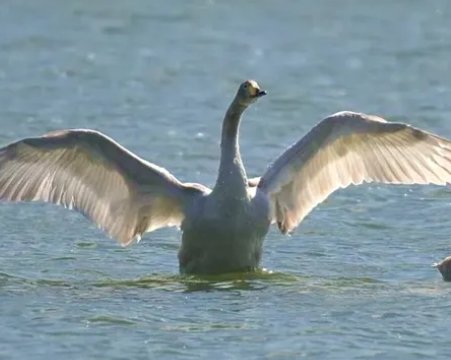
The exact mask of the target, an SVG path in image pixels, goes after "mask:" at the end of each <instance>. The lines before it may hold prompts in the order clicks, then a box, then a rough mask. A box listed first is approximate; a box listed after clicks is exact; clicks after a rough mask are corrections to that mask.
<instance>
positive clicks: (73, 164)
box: [0, 129, 202, 245]
mask: <svg viewBox="0 0 451 360" xmlns="http://www.w3.org/2000/svg"><path fill="white" fill-rule="evenodd" d="M200 192H202V191H201V190H198V189H196V188H192V187H190V186H185V185H184V184H181V183H180V182H179V181H178V180H177V179H176V178H175V177H174V176H172V175H171V174H170V173H169V172H168V171H166V170H165V169H163V168H160V167H158V166H156V165H154V164H151V163H148V162H145V161H144V160H142V159H140V158H139V157H137V156H136V155H134V154H132V153H131V152H129V151H128V150H126V149H125V148H123V147H122V146H120V145H119V144H118V143H116V142H115V141H113V140H112V139H110V138H108V137H107V136H105V135H103V134H102V133H100V132H97V131H93V130H83V129H81V130H63V131H57V132H52V133H49V134H46V135H44V136H42V137H36V138H27V139H23V140H20V141H17V142H15V143H12V144H10V145H8V146H6V147H4V148H2V149H0V199H2V200H8V201H46V202H50V203H54V204H58V205H62V206H64V207H66V208H70V209H72V208H73V209H75V210H78V211H80V212H81V213H83V214H84V215H86V216H87V217H88V218H90V219H92V220H93V221H94V222H95V223H96V224H97V225H98V226H99V227H100V228H102V229H104V230H105V231H106V232H107V233H108V234H109V235H110V236H111V237H113V238H115V239H117V240H118V241H120V243H121V244H122V245H128V244H130V243H131V242H133V240H139V239H140V236H141V235H142V234H143V233H144V232H145V231H152V230H155V229H157V228H160V227H164V226H173V225H176V226H178V225H180V223H181V221H182V220H183V217H184V206H185V202H186V201H188V200H189V198H190V197H192V196H195V194H197V193H200Z"/></svg>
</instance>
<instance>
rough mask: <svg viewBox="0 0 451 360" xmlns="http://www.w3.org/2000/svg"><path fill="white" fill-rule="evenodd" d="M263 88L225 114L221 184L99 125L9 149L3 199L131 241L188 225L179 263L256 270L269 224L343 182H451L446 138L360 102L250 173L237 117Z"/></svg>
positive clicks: (188, 268) (304, 209) (291, 216)
mask: <svg viewBox="0 0 451 360" xmlns="http://www.w3.org/2000/svg"><path fill="white" fill-rule="evenodd" d="M265 94H266V93H265V92H264V91H261V90H260V88H259V86H258V85H257V83H256V82H255V81H252V80H250V81H246V82H244V83H243V84H241V86H240V88H239V90H238V93H237V95H236V96H235V98H234V100H233V101H232V103H231V105H230V107H229V109H228V110H227V113H226V116H225V118H224V122H223V127H222V138H221V161H220V165H219V172H218V178H217V182H216V184H215V186H214V188H213V189H212V190H210V189H208V188H207V187H205V186H203V185H200V184H190V183H181V182H180V181H178V180H177V179H176V178H175V177H174V176H172V175H171V174H170V173H169V172H168V171H167V170H165V169H163V168H160V167H158V166H156V165H154V164H151V163H148V162H146V161H144V160H142V159H140V158H139V157H137V156H136V155H134V154H132V153H131V152H129V151H128V150H126V149H125V148H123V147H121V146H120V145H119V144H117V143H116V142H114V141H113V140H112V139H110V138H108V137H107V136H105V135H103V134H101V133H99V132H96V131H93V130H63V131H59V132H53V133H49V134H47V135H44V136H42V137H37V138H28V139H23V140H20V141H17V142H15V143H12V144H10V145H8V146H6V147H4V148H2V149H0V198H1V199H4V200H9V201H47V202H52V203H55V204H60V205H63V206H65V207H68V208H73V209H76V210H78V211H80V212H82V213H83V214H85V215H86V216H87V217H89V218H90V219H92V220H93V221H94V222H95V223H96V224H97V225H98V226H99V227H101V228H103V229H104V230H105V231H106V232H107V233H108V234H109V235H110V236H111V237H113V238H115V239H117V240H118V241H119V242H120V243H121V244H122V245H124V246H125V245H129V244H131V243H132V242H133V241H134V240H139V239H140V237H141V235H142V234H143V233H144V232H147V231H153V230H155V229H158V228H161V227H165V226H180V227H181V229H182V231H183V235H182V245H181V248H180V252H179V264H180V270H181V272H183V273H222V272H231V271H242V270H252V269H255V268H257V267H258V266H259V263H260V259H261V253H262V245H263V240H264V238H265V236H266V234H267V232H268V229H269V226H270V224H271V223H277V225H278V227H279V229H280V230H281V231H282V232H283V233H287V232H291V231H292V230H293V229H294V228H295V227H296V226H297V225H298V224H299V223H300V222H301V221H302V220H303V219H304V217H305V216H306V215H307V214H308V213H309V212H310V211H311V210H312V209H313V208H314V207H315V206H316V205H318V204H319V203H321V202H322V201H323V200H325V199H326V198H327V196H329V195H330V194H331V193H332V192H333V191H335V190H337V189H339V188H344V187H347V186H349V185H351V184H354V185H358V184H362V183H364V182H380V183H390V184H437V185H445V184H449V183H451V142H450V141H449V140H447V139H444V138H441V137H439V136H437V135H434V134H430V133H427V132H425V131H423V130H419V129H416V128H413V127H411V126H409V125H406V124H403V123H389V122H386V121H385V120H384V119H382V118H379V117H376V116H371V115H365V114H359V113H353V112H341V113H337V114H334V115H331V116H329V117H328V118H326V119H324V120H323V121H322V122H320V123H319V124H318V125H317V126H315V127H314V128H313V129H312V130H311V131H310V132H309V133H308V134H307V135H306V136H305V137H304V138H302V139H301V140H300V141H299V142H297V143H296V144H294V145H293V146H292V147H290V148H289V149H287V150H286V151H285V152H284V153H283V154H282V155H281V156H280V157H279V158H278V159H277V160H276V161H275V162H274V163H273V164H272V165H271V166H270V167H269V169H268V170H267V171H266V173H265V174H264V175H263V176H262V177H261V178H256V179H248V178H247V176H246V172H245V169H244V166H243V163H242V161H241V156H240V151H239V144H238V139H239V123H240V119H241V115H242V113H243V112H244V110H245V109H246V108H247V107H248V106H249V105H250V104H252V103H253V102H254V101H256V99H257V98H259V97H261V96H262V95H265Z"/></svg>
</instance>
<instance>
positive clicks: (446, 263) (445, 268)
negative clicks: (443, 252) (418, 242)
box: [433, 256, 451, 281]
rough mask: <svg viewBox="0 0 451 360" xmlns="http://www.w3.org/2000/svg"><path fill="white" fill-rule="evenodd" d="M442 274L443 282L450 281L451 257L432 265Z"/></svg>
mask: <svg viewBox="0 0 451 360" xmlns="http://www.w3.org/2000/svg"><path fill="white" fill-rule="evenodd" d="M433 266H434V267H435V268H437V269H438V271H440V274H442V277H443V280H445V281H451V256H448V257H446V258H444V259H443V260H442V261H440V262H439V263H436V264H434V265H433Z"/></svg>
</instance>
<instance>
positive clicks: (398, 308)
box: [0, 0, 451, 359]
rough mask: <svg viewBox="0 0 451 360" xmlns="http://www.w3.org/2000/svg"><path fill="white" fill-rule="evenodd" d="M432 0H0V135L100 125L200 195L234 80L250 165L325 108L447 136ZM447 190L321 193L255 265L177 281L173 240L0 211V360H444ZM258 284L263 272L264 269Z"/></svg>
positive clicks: (440, 20) (450, 52)
mask: <svg viewBox="0 0 451 360" xmlns="http://www.w3.org/2000/svg"><path fill="white" fill-rule="evenodd" d="M450 17H451V8H450V6H449V4H448V2H447V1H446V0H437V1H434V2H425V1H420V0H400V1H396V2H395V1H391V0H382V1H378V2H372V1H371V2H370V1H351V0H349V1H342V2H340V5H338V4H336V3H332V2H330V1H317V2H311V1H285V2H283V3H282V2H276V1H264V0H262V1H247V2H241V1H238V0H232V1H228V2H219V1H201V0H199V1H193V2H185V1H170V2H165V1H154V2H149V1H144V0H133V1H127V2H123V1H118V0H114V1H108V2H107V1H88V0H82V1H73V2H67V1H66V2H62V1H56V0H40V1H26V0H3V1H2V3H1V6H0V30H1V36H0V123H1V132H0V142H1V143H2V144H5V143H7V142H10V141H12V140H14V139H16V138H20V137H24V136H31V135H36V134H41V133H44V132H46V131H49V130H55V129H58V128H66V127H71V128H74V127H90V128H95V129H99V130H102V131H104V132H106V133H107V134H109V135H110V136H112V137H114V138H115V139H117V140H118V141H119V142H120V143H122V144H123V145H125V146H127V147H129V148H130V149H132V150H133V151H135V152H136V153H138V154H139V155H141V156H143V157H145V158H147V159H149V160H151V161H154V162H156V163H158V164H160V165H163V166H165V167H167V168H168V169H169V170H170V171H172V172H173V173H174V174H175V175H176V176H177V177H179V178H180V179H181V180H183V181H197V182H202V183H204V184H206V185H210V186H211V185H212V184H213V183H214V180H215V174H216V169H217V161H218V137H219V128H220V121H221V118H222V116H223V113H224V111H225V108H226V106H227V105H228V103H229V101H230V100H231V97H232V96H233V94H234V92H235V90H236V87H237V85H238V83H239V82H240V81H242V80H243V79H246V78H255V79H257V80H258V81H259V82H260V84H261V86H262V87H264V88H265V89H266V90H268V92H269V95H268V96H267V97H265V98H264V99H262V100H261V101H259V103H258V105H256V106H254V107H253V108H252V109H251V110H250V111H249V112H248V113H247V114H246V118H245V121H244V123H243V127H242V140H241V143H242V152H243V156H244V159H245V162H246V166H247V169H248V172H249V174H250V175H252V176H256V175H258V174H261V173H262V172H263V171H264V169H265V168H266V166H267V164H268V162H269V161H270V160H271V159H274V158H275V157H276V156H278V154H280V152H281V151H282V150H283V149H284V148H285V147H286V146H287V145H288V144H290V143H292V142H294V141H295V140H297V139H298V138H299V137H301V136H302V135H303V134H304V133H305V132H306V131H308V129H309V128H310V127H311V126H313V125H314V124H315V123H316V122H317V121H319V120H320V119H321V118H322V117H324V116H325V115H327V114H330V113H333V112H336V111H339V110H345V109H352V110H358V111H365V112H369V113H376V114H381V115H384V116H386V117H387V118H389V119H392V120H405V121H409V122H410V123H412V124H415V125H416V126H420V127H424V128H426V129H429V130H431V131H434V132H437V133H440V134H442V135H443V136H448V137H451V123H450V119H451V102H450V99H451V90H450V86H449V79H448V74H449V59H450V58H451V38H450V36H449V34H450V33H451V22H450V21H449V19H450ZM450 214H451V192H450V191H449V190H447V189H442V188H437V187H414V186H406V187H387V186H377V185H373V186H362V187H359V188H351V189H347V190H344V191H339V192H337V193H335V194H334V195H333V196H332V197H331V198H329V199H328V200H327V202H325V203H324V204H322V205H321V206H320V207H318V208H317V209H316V210H315V211H314V212H312V213H311V214H310V216H309V217H308V218H307V219H306V220H305V221H304V222H303V224H302V225H301V226H300V227H299V229H298V230H297V232H296V233H295V235H293V236H292V237H283V236H282V235H280V234H279V233H278V232H277V231H275V230H273V231H271V233H270V234H269V235H268V237H267V241H266V247H265V253H264V259H263V266H264V267H265V268H267V269H268V271H267V272H261V273H259V274H253V275H237V276H234V277H219V278H184V277H180V276H179V275H178V273H177V266H178V265H177V258H176V252H177V248H178V244H179V236H180V234H179V233H178V232H177V231H176V230H174V229H166V230H161V231H157V232H155V233H152V234H147V235H146V236H145V237H144V239H143V241H142V242H141V243H140V244H139V245H137V246H134V247H131V248H127V249H122V248H120V247H119V246H118V245H116V244H115V243H114V242H112V241H110V240H108V239H107V238H106V237H105V235H104V234H103V233H101V232H100V231H99V230H97V229H96V228H95V227H94V226H93V225H92V224H90V223H88V222H87V221H86V220H85V219H84V218H83V217H82V216H80V215H78V214H76V213H72V212H70V211H65V210H63V209H60V208H57V207H52V206H49V205H42V204H32V205H31V204H20V205H11V204H4V203H2V204H0V236H1V242H0V264H1V265H0V304H1V306H0V316H1V321H0V358H2V359H31V358H32V359H49V358H61V357H64V358H65V359H89V358H99V359H100V358H104V359H125V358H127V359H148V358H161V359H165V358H166V359H173V358H181V359H182V358H183V359H194V358H210V357H214V358H216V359H231V358H249V359H261V358H266V359H292V358H301V357H305V358H321V359H371V358H374V359H382V358H383V359H403V358H404V359H416V358H417V359H421V358H434V359H445V358H446V359H447V358H449V349H450V347H449V333H450V329H451V326H450V325H449V321H448V320H449V314H450V308H451V301H450V300H449V299H450V294H451V288H450V286H449V284H447V283H445V282H443V281H442V280H441V277H440V275H439V274H438V272H437V271H436V270H435V269H433V268H431V267H430V264H432V263H433V262H434V261H437V260H440V259H441V258H443V257H444V256H446V255H449V254H451V246H450V240H449V239H450V234H451V222H450V220H449V218H450ZM270 271H272V273H271V272H270Z"/></svg>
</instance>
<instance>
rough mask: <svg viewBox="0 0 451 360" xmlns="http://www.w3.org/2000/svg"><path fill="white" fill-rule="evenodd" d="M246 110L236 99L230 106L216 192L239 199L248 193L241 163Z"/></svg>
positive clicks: (222, 142)
mask: <svg viewBox="0 0 451 360" xmlns="http://www.w3.org/2000/svg"><path fill="white" fill-rule="evenodd" d="M245 109H246V106H245V105H242V104H240V103H239V101H237V99H236V98H235V99H234V100H233V101H232V103H231V104H230V106H229V108H228V110H227V112H226V115H225V117H224V121H223V123H222V135H221V162H220V164H219V174H218V179H217V180H216V185H215V191H220V192H227V193H228V194H230V195H231V196H232V195H236V196H239V197H242V196H244V194H245V193H246V184H247V177H246V171H245V170H244V166H243V162H242V161H241V155H240V147H239V128H240V120H241V115H242V114H243V112H244V110H245Z"/></svg>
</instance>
